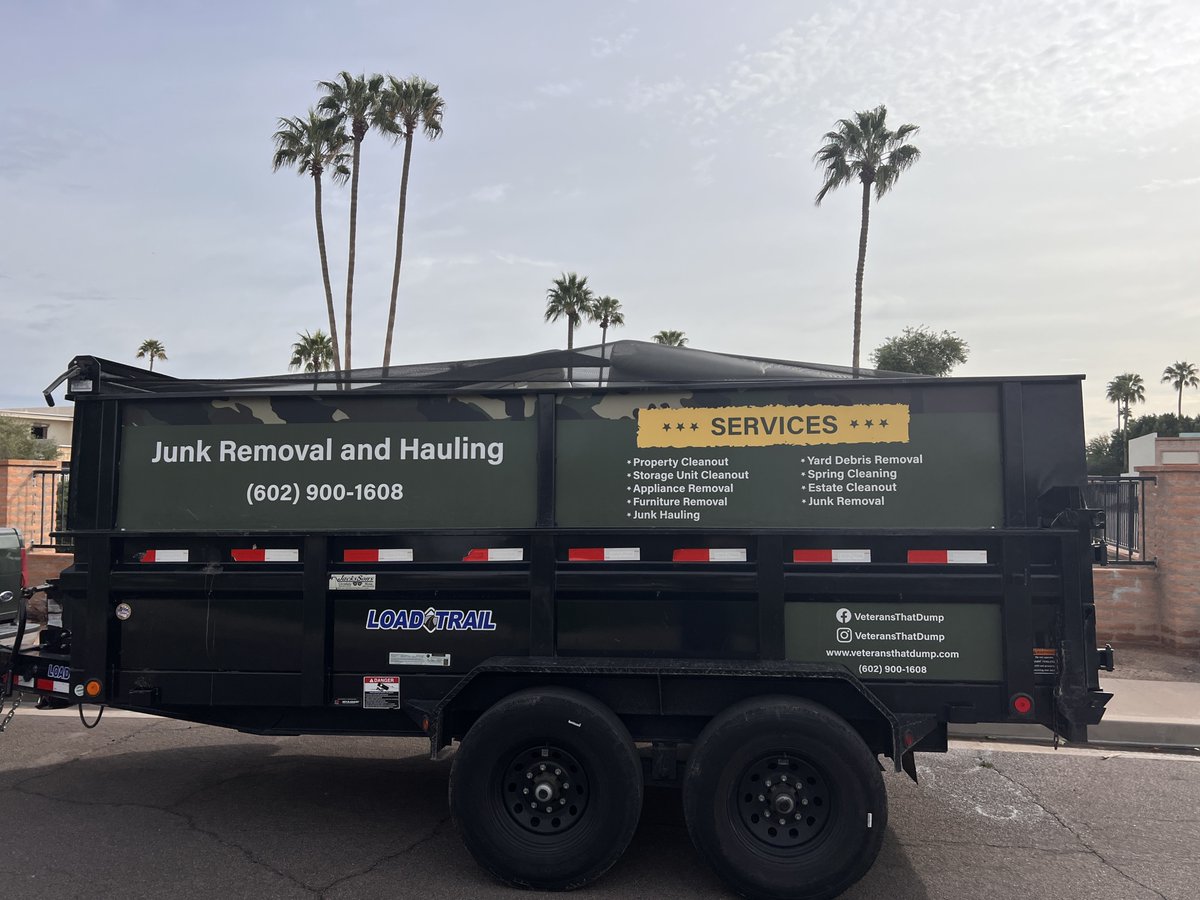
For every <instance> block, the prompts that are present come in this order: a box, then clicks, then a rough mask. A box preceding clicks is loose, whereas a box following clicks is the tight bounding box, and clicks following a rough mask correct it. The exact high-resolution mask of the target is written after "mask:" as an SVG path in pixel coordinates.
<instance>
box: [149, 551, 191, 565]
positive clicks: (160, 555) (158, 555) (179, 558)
mask: <svg viewBox="0 0 1200 900" xmlns="http://www.w3.org/2000/svg"><path fill="white" fill-rule="evenodd" d="M187 561H188V551H187V550H155V551H154V562H156V563H160V562H175V563H181V562H187Z"/></svg>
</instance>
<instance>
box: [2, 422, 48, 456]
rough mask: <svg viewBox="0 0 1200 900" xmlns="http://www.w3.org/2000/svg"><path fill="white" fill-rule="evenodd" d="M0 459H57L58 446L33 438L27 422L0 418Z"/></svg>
mask: <svg viewBox="0 0 1200 900" xmlns="http://www.w3.org/2000/svg"><path fill="white" fill-rule="evenodd" d="M0 459H58V445H57V444H55V443H54V441H51V440H46V439H38V438H35V437H34V436H33V433H32V432H31V431H30V430H29V423H28V422H22V421H21V420H20V419H10V418H8V417H7V416H0Z"/></svg>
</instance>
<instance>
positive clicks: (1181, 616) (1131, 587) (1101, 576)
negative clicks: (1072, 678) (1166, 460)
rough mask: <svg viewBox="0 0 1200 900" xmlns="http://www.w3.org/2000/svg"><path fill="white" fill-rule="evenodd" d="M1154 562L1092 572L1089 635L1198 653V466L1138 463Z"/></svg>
mask: <svg viewBox="0 0 1200 900" xmlns="http://www.w3.org/2000/svg"><path fill="white" fill-rule="evenodd" d="M1138 473H1139V474H1142V475H1153V476H1154V477H1155V479H1156V482H1155V483H1153V484H1150V483H1147V484H1146V486H1145V488H1146V549H1147V551H1148V553H1149V554H1150V555H1151V556H1152V557H1154V558H1155V559H1156V560H1157V563H1158V564H1157V566H1154V567H1150V566H1146V567H1139V566H1130V567H1122V566H1109V567H1107V568H1102V567H1096V568H1095V569H1093V570H1092V571H1093V582H1094V584H1095V588H1096V632H1097V634H1096V636H1097V637H1098V638H1099V639H1100V640H1102V641H1111V642H1112V643H1114V644H1115V643H1117V642H1121V643H1124V644H1143V645H1159V646H1163V647H1166V648H1169V649H1172V650H1182V651H1185V652H1189V653H1190V652H1196V653H1200V465H1168V466H1138Z"/></svg>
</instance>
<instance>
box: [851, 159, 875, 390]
mask: <svg viewBox="0 0 1200 900" xmlns="http://www.w3.org/2000/svg"><path fill="white" fill-rule="evenodd" d="M870 223H871V183H870V182H869V181H864V182H863V195H862V225H861V227H860V228H859V231H858V269H857V270H856V271H855V273H854V352H853V354H852V357H851V359H852V362H851V366H853V368H854V376H855V377H856V378H857V377H858V358H859V353H858V351H859V346H860V345H861V342H862V284H863V268H864V267H865V266H866V263H867V228H868V227H869V225H870Z"/></svg>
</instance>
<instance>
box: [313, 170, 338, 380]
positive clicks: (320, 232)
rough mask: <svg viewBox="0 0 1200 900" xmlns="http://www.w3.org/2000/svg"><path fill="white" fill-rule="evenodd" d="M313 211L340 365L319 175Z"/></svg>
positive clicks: (331, 332)
mask: <svg viewBox="0 0 1200 900" xmlns="http://www.w3.org/2000/svg"><path fill="white" fill-rule="evenodd" d="M313 212H314V214H315V215H316V217H317V249H318V250H319V251H320V252H321V282H322V283H323V284H324V285H325V311H326V312H328V313H329V339H330V340H331V341H332V342H333V368H334V370H335V371H336V370H338V369H340V368H341V367H342V353H341V350H340V348H339V345H338V330H337V311H336V310H335V309H334V308H333V285H332V284H330V283H329V256H328V254H326V252H325V220H324V217H323V216H322V215H321V176H320V175H315V176H313Z"/></svg>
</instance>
